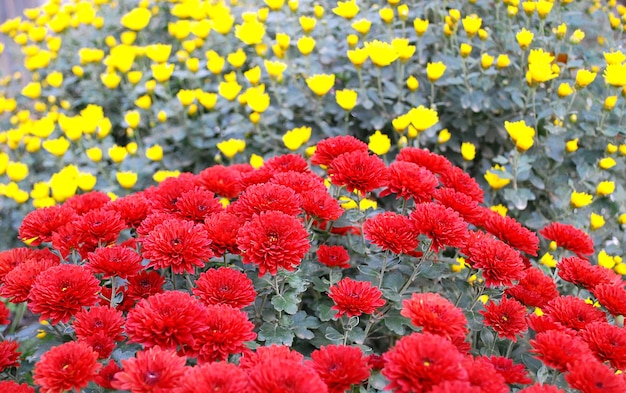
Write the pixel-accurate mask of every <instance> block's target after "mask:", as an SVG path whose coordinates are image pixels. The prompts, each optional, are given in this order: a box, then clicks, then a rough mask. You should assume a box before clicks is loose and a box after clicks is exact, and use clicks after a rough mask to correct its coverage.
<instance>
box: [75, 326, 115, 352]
mask: <svg viewBox="0 0 626 393" xmlns="http://www.w3.org/2000/svg"><path fill="white" fill-rule="evenodd" d="M78 342H82V343H85V344H87V345H89V346H90V347H91V349H93V351H94V352H95V353H97V354H98V359H108V358H109V357H110V356H111V354H112V353H113V351H114V350H115V347H116V346H117V344H116V343H115V340H113V339H112V338H111V337H109V336H108V335H107V334H106V333H103V332H98V333H96V334H94V335H91V336H88V337H83V338H79V339H78Z"/></svg>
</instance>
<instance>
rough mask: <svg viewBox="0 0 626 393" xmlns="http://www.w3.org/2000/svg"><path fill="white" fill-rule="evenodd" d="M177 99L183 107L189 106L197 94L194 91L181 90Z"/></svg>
mask: <svg viewBox="0 0 626 393" xmlns="http://www.w3.org/2000/svg"><path fill="white" fill-rule="evenodd" d="M176 98H178V101H180V103H181V104H182V106H189V105H191V104H192V103H193V101H194V100H195V99H196V92H195V91H194V90H185V89H182V90H179V91H178V93H177V94H176Z"/></svg>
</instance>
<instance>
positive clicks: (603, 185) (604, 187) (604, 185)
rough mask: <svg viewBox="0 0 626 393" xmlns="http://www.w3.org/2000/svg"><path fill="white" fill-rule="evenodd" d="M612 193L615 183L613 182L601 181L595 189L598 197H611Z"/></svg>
mask: <svg viewBox="0 0 626 393" xmlns="http://www.w3.org/2000/svg"><path fill="white" fill-rule="evenodd" d="M613 191H615V182H613V181H608V180H605V181H602V182H600V183H599V184H598V186H597V187H596V194H597V195H599V196H607V195H611V194H612V193H613Z"/></svg>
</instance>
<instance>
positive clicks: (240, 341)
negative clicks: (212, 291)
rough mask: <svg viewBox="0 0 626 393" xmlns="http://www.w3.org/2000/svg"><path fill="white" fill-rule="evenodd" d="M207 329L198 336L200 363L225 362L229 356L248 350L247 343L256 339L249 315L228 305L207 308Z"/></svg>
mask: <svg viewBox="0 0 626 393" xmlns="http://www.w3.org/2000/svg"><path fill="white" fill-rule="evenodd" d="M203 325H204V326H205V327H206V330H204V331H203V332H202V333H200V334H199V335H198V336H197V339H198V340H197V346H198V348H199V349H198V352H199V354H198V362H200V363H208V362H216V361H225V360H226V359H228V355H231V354H236V353H242V352H244V351H245V350H246V346H245V344H244V343H245V342H246V341H251V340H254V339H255V338H256V333H254V332H253V330H254V324H253V323H252V322H250V321H249V320H248V314H246V313H245V312H243V311H240V310H238V309H236V308H233V307H230V306H226V305H211V306H207V316H206V317H205V320H204V321H203Z"/></svg>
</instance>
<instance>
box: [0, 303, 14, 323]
mask: <svg viewBox="0 0 626 393" xmlns="http://www.w3.org/2000/svg"><path fill="white" fill-rule="evenodd" d="M10 314H11V311H10V310H9V309H8V308H7V306H6V304H4V302H0V326H2V325H8V324H10V323H11V321H10V320H9V315H10Z"/></svg>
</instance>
